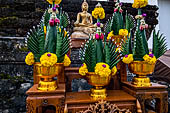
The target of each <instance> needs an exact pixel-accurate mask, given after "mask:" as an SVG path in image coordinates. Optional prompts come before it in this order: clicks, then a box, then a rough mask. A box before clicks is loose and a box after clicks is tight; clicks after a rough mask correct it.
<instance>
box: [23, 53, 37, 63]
mask: <svg viewBox="0 0 170 113" xmlns="http://www.w3.org/2000/svg"><path fill="white" fill-rule="evenodd" d="M34 62H35V61H34V54H33V53H32V52H29V53H28V55H27V56H26V58H25V63H26V64H27V65H32V64H34Z"/></svg>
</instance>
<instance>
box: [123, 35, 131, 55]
mask: <svg viewBox="0 0 170 113" xmlns="http://www.w3.org/2000/svg"><path fill="white" fill-rule="evenodd" d="M121 53H122V55H123V56H124V55H128V54H132V35H130V37H128V39H127V40H126V42H123V43H122V47H121Z"/></svg>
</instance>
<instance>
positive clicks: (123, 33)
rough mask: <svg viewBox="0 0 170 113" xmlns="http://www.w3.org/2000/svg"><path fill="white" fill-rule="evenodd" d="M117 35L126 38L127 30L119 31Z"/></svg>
mask: <svg viewBox="0 0 170 113" xmlns="http://www.w3.org/2000/svg"><path fill="white" fill-rule="evenodd" d="M119 35H122V36H127V35H128V30H127V29H120V30H119Z"/></svg>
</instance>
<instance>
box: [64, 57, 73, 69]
mask: <svg viewBox="0 0 170 113" xmlns="http://www.w3.org/2000/svg"><path fill="white" fill-rule="evenodd" d="M70 64H71V60H70V58H69V57H68V56H67V55H65V56H64V66H69V65H70Z"/></svg>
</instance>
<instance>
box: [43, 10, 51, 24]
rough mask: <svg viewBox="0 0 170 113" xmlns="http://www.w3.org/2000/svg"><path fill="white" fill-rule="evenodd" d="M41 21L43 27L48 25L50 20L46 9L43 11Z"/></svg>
mask: <svg viewBox="0 0 170 113" xmlns="http://www.w3.org/2000/svg"><path fill="white" fill-rule="evenodd" d="M42 20H43V24H44V26H48V23H49V20H50V13H49V12H48V9H46V10H45V13H44V15H43V18H42Z"/></svg>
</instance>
